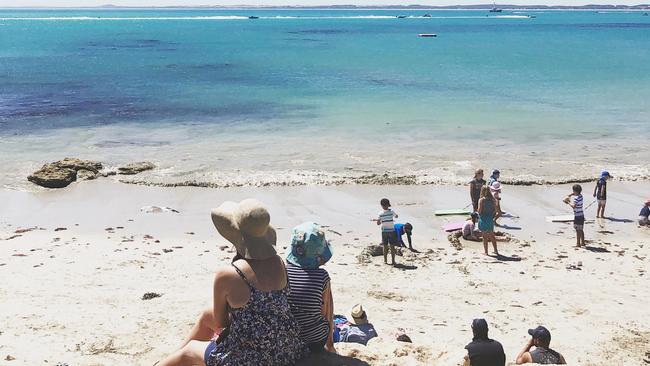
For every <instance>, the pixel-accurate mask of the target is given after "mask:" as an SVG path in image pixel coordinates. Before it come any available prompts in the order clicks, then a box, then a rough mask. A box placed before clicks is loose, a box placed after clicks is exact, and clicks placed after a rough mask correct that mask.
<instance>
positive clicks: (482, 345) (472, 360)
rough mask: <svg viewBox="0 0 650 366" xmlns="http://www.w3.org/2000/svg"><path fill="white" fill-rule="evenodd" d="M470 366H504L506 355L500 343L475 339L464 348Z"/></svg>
mask: <svg viewBox="0 0 650 366" xmlns="http://www.w3.org/2000/svg"><path fill="white" fill-rule="evenodd" d="M465 349H466V350H467V352H468V353H469V364H470V365H472V366H504V365H505V364H506V354H505V353H504V352H503V346H501V343H499V342H497V341H495V340H493V339H475V340H473V341H472V342H471V343H470V344H468V345H467V346H465Z"/></svg>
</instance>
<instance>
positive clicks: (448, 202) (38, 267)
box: [0, 181, 650, 365]
mask: <svg viewBox="0 0 650 366" xmlns="http://www.w3.org/2000/svg"><path fill="white" fill-rule="evenodd" d="M584 186H585V191H586V192H587V193H588V192H589V191H590V190H591V189H592V187H591V185H590V184H585V185H584ZM609 188H610V192H609V194H610V200H609V203H608V210H607V214H608V215H610V216H613V217H616V218H618V219H629V220H634V221H636V220H635V219H636V215H637V213H638V211H639V209H640V208H641V202H642V200H643V199H644V198H646V197H647V196H648V195H650V183H649V182H637V183H622V182H612V183H611V185H610V187H609ZM569 190H570V188H569V186H534V187H511V186H506V187H505V188H504V192H503V208H504V210H506V211H509V212H512V213H513V214H515V215H518V216H520V218H511V219H504V220H503V223H504V224H506V225H507V227H506V229H505V231H507V232H508V233H510V234H511V235H512V236H513V237H514V240H513V241H511V242H510V243H500V248H499V250H500V252H501V253H502V254H504V255H506V256H507V257H509V259H510V260H499V259H496V258H493V257H484V256H483V255H482V254H481V253H482V245H481V244H480V243H471V242H465V241H463V242H462V244H463V248H462V250H456V249H454V248H453V247H452V246H451V245H450V243H449V242H448V241H447V238H446V234H445V233H443V232H442V231H441V230H440V229H439V228H440V225H442V224H443V223H446V222H449V221H458V220H460V219H461V218H459V217H448V218H436V217H434V216H433V209H435V208H459V207H462V206H464V205H465V203H466V202H467V195H468V194H467V188H466V187H457V186H341V187H293V188H241V189H202V188H152V187H140V186H132V185H123V184H119V183H115V182H109V181H103V182H102V181H93V182H84V183H80V184H78V185H74V186H72V187H70V188H68V189H64V190H58V191H46V192H38V193H28V192H19V191H11V190H0V207H2V215H0V278H1V279H2V286H1V287H0V364H1V365H42V364H48V365H57V364H59V363H61V364H63V363H67V364H68V365H152V364H153V363H154V362H155V361H156V360H158V359H160V358H161V357H163V355H166V354H168V353H169V352H171V351H172V350H173V349H175V347H177V346H178V345H179V343H180V342H181V340H182V339H183V337H185V336H186V334H187V333H188V331H189V329H190V327H191V325H192V324H193V323H194V321H195V318H196V317H197V316H198V314H199V312H200V311H201V309H203V308H204V307H206V306H208V305H209V304H210V299H211V282H212V276H213V273H214V270H215V268H217V267H218V266H220V265H224V264H226V263H228V262H229V260H230V258H231V257H232V255H233V253H232V249H231V247H230V246H229V245H228V244H227V243H226V242H225V241H224V240H223V239H222V238H221V237H219V236H218V234H217V233H216V231H215V230H214V228H213V226H212V223H211V221H210V218H209V210H210V208H211V207H215V206H217V205H218V204H219V203H220V202H222V201H224V200H240V199H243V198H247V197H256V198H259V199H261V200H262V201H264V202H265V203H266V204H267V205H268V207H269V210H270V212H271V216H272V222H273V224H274V225H275V226H276V227H277V228H278V229H279V241H280V242H279V248H280V251H282V252H283V251H284V249H283V248H284V247H285V246H286V243H287V242H288V240H289V230H290V228H291V227H292V226H294V225H296V224H298V223H300V222H303V221H307V220H314V221H317V222H319V223H320V224H322V225H327V226H328V233H327V234H328V236H329V238H330V239H331V240H332V241H333V245H334V247H335V253H334V257H333V259H332V260H331V261H330V263H328V264H327V265H326V267H325V268H326V269H327V270H328V271H329V272H330V275H331V277H332V286H333V291H334V300H335V312H336V313H339V314H345V315H347V314H349V310H350V308H351V307H352V306H353V305H354V304H356V303H362V304H363V306H364V307H365V308H366V311H367V312H368V315H369V318H370V321H371V322H372V323H374V325H375V326H376V328H377V330H378V332H379V333H380V337H379V338H378V339H374V340H372V341H371V342H370V343H369V345H368V346H367V347H364V346H360V345H351V344H337V349H338V350H339V352H340V354H341V355H342V356H341V357H336V358H334V359H330V360H328V361H321V362H318V363H322V364H326V363H327V364H332V365H343V364H344V365H366V364H370V365H456V364H458V363H459V362H460V361H461V360H462V357H463V355H464V354H465V351H464V349H463V347H464V346H465V344H466V343H467V342H469V340H470V338H471V330H470V327H469V324H470V322H471V320H472V318H474V317H485V318H486V319H487V320H488V322H489V324H490V329H491V330H490V336H491V337H493V338H495V339H497V340H499V341H501V342H502V343H503V345H504V348H505V351H506V354H507V357H508V360H510V362H512V361H513V360H514V358H515V356H516V354H517V353H518V352H519V350H520V348H521V347H522V346H523V345H524V343H525V342H526V340H527V338H528V336H527V334H526V330H527V329H528V328H530V327H533V326H536V325H538V324H543V325H545V326H547V327H548V328H549V329H550V330H551V332H552V333H553V341H552V347H553V348H555V349H557V350H558V351H560V352H562V353H563V354H564V356H565V358H566V359H567V361H568V362H569V364H571V365H644V364H645V363H644V361H643V359H644V358H648V356H646V355H645V354H646V352H648V351H650V346H648V343H649V341H650V317H648V305H647V294H648V290H649V289H650V286H649V285H648V279H647V278H648V273H647V270H648V263H649V261H650V229H647V228H640V227H638V226H637V225H636V222H624V221H621V220H597V221H596V222H594V223H591V224H587V225H586V227H585V231H586V238H587V240H588V241H589V243H588V249H575V248H573V246H574V242H575V237H574V235H575V233H574V231H573V229H572V226H571V224H554V223H547V222H545V220H544V217H545V216H546V215H556V214H570V213H571V211H570V209H569V208H568V206H566V205H564V204H563V203H562V202H561V200H562V198H563V197H564V195H565V194H566V193H568V191H569ZM384 196H386V197H388V198H390V199H391V201H392V202H393V205H394V208H395V209H396V211H397V212H398V213H399V214H400V218H401V219H402V221H409V222H411V223H412V224H413V225H414V246H415V247H416V248H417V249H418V250H419V252H420V253H411V252H405V253H404V255H403V256H401V257H398V261H399V262H400V263H403V264H404V265H405V266H404V267H402V268H392V267H389V266H385V265H383V263H382V262H383V260H382V258H381V257H374V258H371V260H370V262H368V263H360V262H359V261H358V259H357V255H358V254H359V253H360V252H361V251H362V249H363V248H364V247H365V246H367V245H369V244H376V243H377V241H378V239H379V229H378V228H377V226H376V225H374V224H373V223H371V222H370V221H369V219H370V218H373V217H375V216H376V214H377V213H378V211H379V207H378V201H379V199H380V198H382V197H384ZM585 201H586V203H589V202H591V199H590V197H589V196H586V197H585ZM147 205H159V206H169V207H173V208H175V209H177V210H179V211H180V213H168V212H167V213H155V214H154V213H144V212H141V211H140V208H141V207H143V206H147ZM594 215H595V207H594V206H592V207H591V208H589V209H588V210H587V216H588V218H589V217H591V218H593V216H594ZM26 228H33V230H28V231H25V232H22V233H21V231H22V230H21V229H26ZM17 231H18V232H17ZM502 259H508V258H502ZM578 262H581V263H582V266H581V267H579V268H581V269H580V270H569V269H567V266H569V265H572V264H573V265H577V264H578ZM147 292H156V293H159V294H162V296H161V297H157V298H153V299H150V300H142V299H141V298H142V296H143V294H145V293H147ZM397 328H403V329H404V330H405V331H406V333H407V334H408V335H409V336H410V337H411V339H412V340H413V343H412V344H406V343H400V342H397V341H395V340H394V337H393V335H392V334H393V333H394V332H395V330H396V329H397ZM8 356H10V357H8ZM10 358H15V359H14V360H11V361H8V359H10ZM318 363H315V362H305V364H318Z"/></svg>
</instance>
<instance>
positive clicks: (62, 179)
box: [27, 158, 102, 188]
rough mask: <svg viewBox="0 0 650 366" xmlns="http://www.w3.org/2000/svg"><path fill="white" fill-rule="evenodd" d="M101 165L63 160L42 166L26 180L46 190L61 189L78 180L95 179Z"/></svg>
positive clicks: (78, 160) (76, 160) (74, 159)
mask: <svg viewBox="0 0 650 366" xmlns="http://www.w3.org/2000/svg"><path fill="white" fill-rule="evenodd" d="M101 169H102V163H100V162H97V161H92V160H81V159H76V158H65V159H63V160H59V161H55V162H53V163H48V164H45V165H43V166H42V167H41V168H40V169H39V170H37V171H35V172H34V173H32V174H31V175H30V176H28V177H27V180H29V181H30V182H32V183H34V184H38V185H39V186H42V187H46V188H63V187H66V186H68V185H69V184H70V183H72V182H74V181H75V180H77V176H78V174H79V175H80V177H79V178H80V179H84V180H86V179H95V177H96V176H97V173H98V172H99V170H101Z"/></svg>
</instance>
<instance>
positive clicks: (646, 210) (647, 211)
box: [639, 200, 650, 227]
mask: <svg viewBox="0 0 650 366" xmlns="http://www.w3.org/2000/svg"><path fill="white" fill-rule="evenodd" d="M648 217H650V200H646V201H645V204H644V205H643V208H642V209H641V212H639V225H641V226H649V227H650V219H648Z"/></svg>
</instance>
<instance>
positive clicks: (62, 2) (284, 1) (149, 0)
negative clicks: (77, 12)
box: [0, 0, 647, 7]
mask: <svg viewBox="0 0 650 366" xmlns="http://www.w3.org/2000/svg"><path fill="white" fill-rule="evenodd" d="M491 2H492V0H442V1H441V0H409V1H408V2H405V1H399V0H0V7H32V6H38V7H75V6H100V5H105V4H113V5H119V6H172V5H179V6H193V5H225V6H233V5H242V4H244V5H253V6H255V5H257V6H260V5H261V6H268V5H273V6H278V5H279V6H281V5H306V6H314V5H340V4H354V5H361V6H363V5H393V4H407V3H408V4H422V5H473V4H486V3H491ZM640 2H641V1H640V0H632V1H630V0H600V1H599V0H550V1H549V0H513V1H506V0H500V1H497V3H499V4H518V5H587V4H595V3H596V4H614V5H636V4H639V3H640ZM645 2H646V3H647V1H645Z"/></svg>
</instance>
